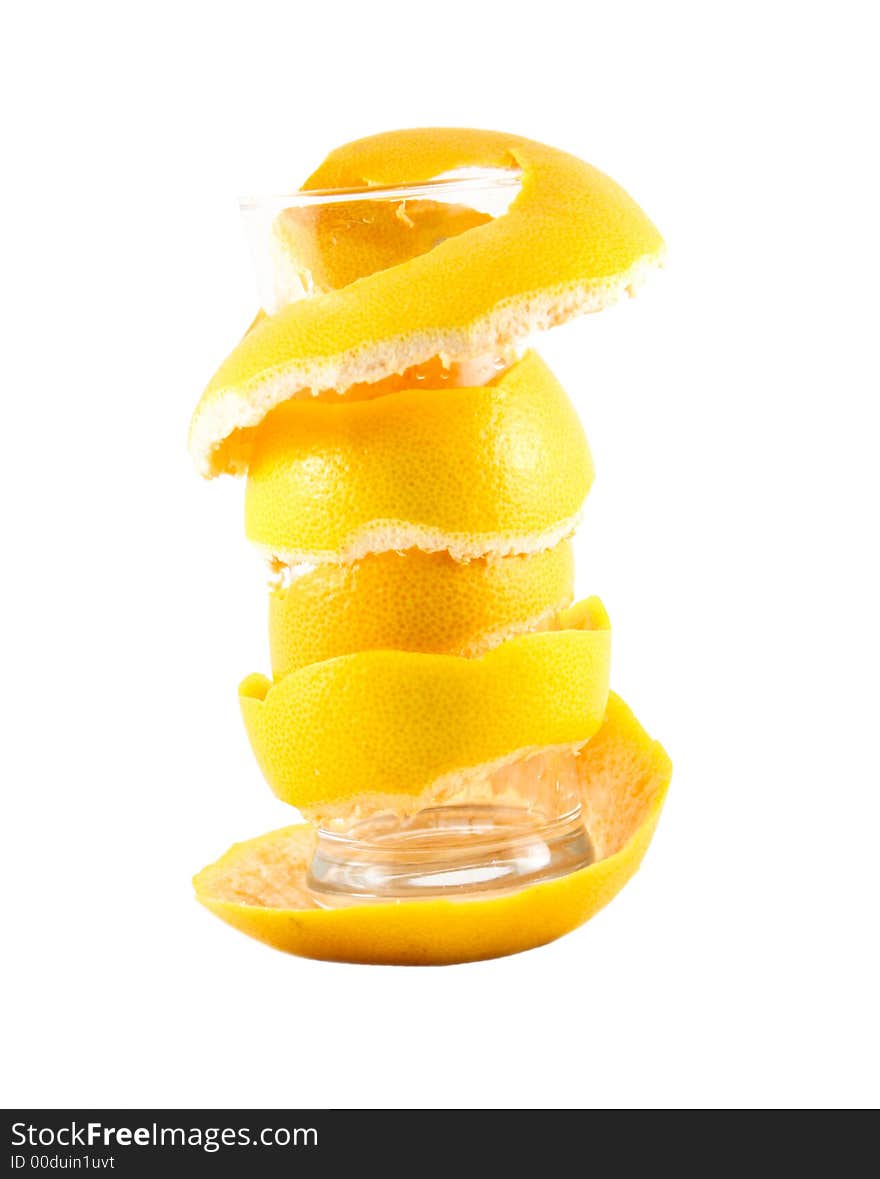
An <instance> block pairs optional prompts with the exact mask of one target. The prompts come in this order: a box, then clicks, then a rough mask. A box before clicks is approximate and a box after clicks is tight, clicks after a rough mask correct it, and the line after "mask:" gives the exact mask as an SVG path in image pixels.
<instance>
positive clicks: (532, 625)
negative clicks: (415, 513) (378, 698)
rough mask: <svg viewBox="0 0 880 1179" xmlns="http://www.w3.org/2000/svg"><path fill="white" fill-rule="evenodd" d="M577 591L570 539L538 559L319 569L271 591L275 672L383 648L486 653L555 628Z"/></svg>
mask: <svg viewBox="0 0 880 1179" xmlns="http://www.w3.org/2000/svg"><path fill="white" fill-rule="evenodd" d="M573 587H574V559H573V556H572V548H571V542H570V541H568V540H564V541H561V542H560V543H559V544H558V545H556V546H555V547H554V548H551V549H544V550H543V551H541V552H538V553H534V554H532V555H530V556H510V557H489V558H482V559H478V560H473V561H466V562H460V561H455V560H453V559H452V557H450V556H449V555H448V553H423V552H419V551H418V550H412V549H411V550H408V551H407V552H405V553H400V552H386V553H376V554H373V555H370V556H367V557H364V558H363V560H361V561H356V562H355V563H354V564H350V565H338V564H336V565H320V566H319V567H318V568H317V569H314V570H312V571H311V572H309V573H304V574H302V575H301V576H299V577H296V578H294V579H293V581H292V582H291V583H290V584H289V585H282V586H279V587H278V588H275V589H273V590H272V591H271V592H270V594H269V649H270V654H271V663H272V674H273V677H274V678H275V679H276V680H279V679H283V678H284V676H286V675H288V674H289V673H290V672H292V671H296V670H298V669H299V668H300V667H306V666H307V665H308V664H310V663H320V662H322V661H323V660H325V659H333V658H335V657H336V656H337V655H351V654H353V653H354V652H356V651H372V650H379V649H381V648H387V649H389V650H395V651H423V652H425V653H426V654H438V655H465V656H468V657H473V656H476V655H482V654H484V653H485V652H486V651H488V650H491V648H492V647H496V646H498V644H499V643H501V642H503V641H504V640H505V639H508V638H512V637H513V636H514V635H516V634H524V633H527V632H529V631H534V630H538V629H541V628H542V627H545V628H548V627H551V624H552V622H553V620H554V617H555V615H556V614H557V613H558V612H559V611H560V610H562V609H564V608H565V607H566V606H568V605H569V604H570V603H571V599H572V592H573Z"/></svg>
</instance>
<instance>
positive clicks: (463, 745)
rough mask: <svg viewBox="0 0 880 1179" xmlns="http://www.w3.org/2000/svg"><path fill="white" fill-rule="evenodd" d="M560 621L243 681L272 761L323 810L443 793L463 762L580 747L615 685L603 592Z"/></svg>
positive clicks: (477, 765) (481, 766) (247, 705)
mask: <svg viewBox="0 0 880 1179" xmlns="http://www.w3.org/2000/svg"><path fill="white" fill-rule="evenodd" d="M558 626H559V629H558V630H556V631H545V632H540V633H537V634H529V635H522V636H519V637H517V638H513V639H509V640H508V641H507V642H505V643H502V644H501V645H500V646H498V647H496V648H495V649H494V650H492V651H490V652H489V653H488V654H486V655H483V656H481V657H480V658H478V659H464V658H461V657H459V656H455V655H425V654H421V653H413V652H405V651H387V650H386V651H364V652H360V653H358V654H355V655H342V656H339V657H338V658H336V659H329V660H327V661H325V662H323V663H313V664H310V665H309V666H308V667H303V668H300V669H299V670H298V671H294V672H291V674H290V675H288V676H285V677H284V679H282V680H280V681H279V682H277V683H276V684H274V685H273V684H272V683H270V681H269V680H268V679H266V677H265V676H262V675H252V676H249V677H248V678H247V679H246V680H244V681H243V682H242V684H241V686H240V688H239V699H240V703H241V710H242V715H243V717H244V722H245V727H246V729H247V733H248V737H249V739H250V742H251V746H252V747H253V750H254V754H255V755H256V758H257V762H258V763H259V766H260V769H261V770H262V771H263V774H264V776H265V778H266V780H267V782H268V783H269V785H270V786H271V788H272V789H273V790H274V792H275V793H276V794H277V795H278V797H279V798H281V799H282V800H283V801H285V802H289V803H292V804H293V805H294V806H297V807H299V808H300V810H301V811H303V813H304V814H305V815H306V817H307V818H309V819H310V820H311V821H314V822H324V821H327V820H329V819H332V818H333V817H334V816H336V815H338V814H340V813H344V812H347V811H350V809H351V805H352V801H353V800H357V802H358V803H359V804H360V805H362V806H364V807H367V808H369V809H370V810H373V811H379V810H395V811H398V812H400V813H403V812H405V811H407V810H409V811H412V810H415V809H419V808H420V807H421V806H423V805H425V804H426V802H427V801H428V799H430V800H431V801H432V802H442V801H443V798H444V796H445V795H447V794H448V793H449V790H450V789H451V788H457V786H458V783H459V781H460V778H461V775H462V774H463V773H464V774H467V773H475V772H477V773H483V772H485V770H486V769H487V768H488V767H497V768H500V767H501V766H503V765H505V764H508V763H510V762H513V761H516V760H519V759H521V758H522V757H524V756H527V755H529V754H532V753H535V752H540V751H542V750H545V749H565V748H577V747H578V746H580V745H582V744H583V743H584V742H585V741H588V740H589V739H590V738H591V737H592V736H593V734H594V733H595V732H596V730H597V729H598V727H599V725H600V723H601V721H602V716H603V713H604V711H605V703H606V700H607V696H608V675H609V660H610V647H611V633H610V627H609V622H608V616H607V614H606V613H605V610H604V608H603V606H602V603H601V602H600V601H599V600H598V598H589V599H587V600H586V601H585V602H581V603H579V604H578V605H576V606H572V607H571V608H570V610H567V611H564V612H563V613H562V615H561V616H560V618H559V620H558Z"/></svg>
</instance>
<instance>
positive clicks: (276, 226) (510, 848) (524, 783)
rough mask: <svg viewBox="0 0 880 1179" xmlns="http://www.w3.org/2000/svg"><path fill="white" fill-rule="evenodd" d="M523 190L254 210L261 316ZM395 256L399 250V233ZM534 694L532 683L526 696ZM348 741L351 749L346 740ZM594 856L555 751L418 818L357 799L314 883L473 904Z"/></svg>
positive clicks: (328, 888) (426, 805)
mask: <svg viewBox="0 0 880 1179" xmlns="http://www.w3.org/2000/svg"><path fill="white" fill-rule="evenodd" d="M519 188H520V176H519V173H518V172H516V171H506V170H501V169H468V170H466V171H462V172H459V173H456V174H451V175H448V176H445V177H440V178H438V179H434V180H431V181H430V182H427V183H423V184H417V185H410V186H407V187H399V188H378V187H372V188H361V189H346V190H342V189H334V190H323V191H310V192H295V193H290V194H287V195H281V196H272V197H260V198H253V199H248V200H244V201H242V203H241V208H242V213H243V216H244V222H245V228H246V233H247V236H248V239H249V242H250V245H251V249H252V253H253V257H254V262H255V267H256V274H257V283H258V290H259V295H260V300H261V303H262V306H263V308H264V310H265V311H267V312H268V313H270V314H272V313H274V312H277V311H278V310H279V309H280V308H281V307H282V306H284V305H285V304H287V303H290V302H293V301H295V300H297V299H306V298H310V297H313V296H314V295H315V294H317V293H319V292H320V291H322V290H326V289H328V287H329V286H334V285H335V286H339V285H345V284H346V283H347V282H350V281H353V280H354V279H356V278H358V277H362V276H363V275H364V274H366V273H370V270H355V271H353V270H352V262H351V259H352V258H355V259H356V258H357V257H358V256H359V255H358V251H357V249H351V246H352V244H353V243H354V244H355V245H356V240H357V235H358V234H359V233H361V234H362V233H363V232H364V230H365V227H366V229H369V227H370V226H375V225H376V224H377V222H381V219H383V218H384V219H386V220H387V219H388V218H392V217H393V218H394V219H395V228H396V229H397V228H399V226H400V225H402V226H404V228H405V227H406V226H407V223H408V222H413V221H414V218H416V220H418V218H417V217H416V214H417V213H418V212H419V211H424V210H425V209H426V208H428V207H430V210H431V215H430V218H429V226H428V229H427V232H426V231H425V228H424V224H423V225H422V226H421V228H417V227H416V226H415V224H414V228H413V234H414V238H413V242H412V253H411V254H410V256H415V254H417V253H424V252H427V250H429V249H431V248H433V246H434V245H436V244H439V242H440V241H442V240H444V238H446V237H449V236H451V235H453V234H455V233H459V232H462V231H463V229H467V228H470V227H471V226H472V225H473V224H474V223H475V221H476V220H479V218H477V219H475V217H474V214H475V213H476V214H478V215H479V214H482V215H484V216H483V217H482V219H483V220H486V219H488V218H491V217H497V216H499V215H501V214H503V213H504V212H505V211H506V210H507V208H508V206H509V205H510V203H511V201H512V200H513V198H514V197H515V196H516V194H517V192H518V191H519ZM427 202H429V203H430V206H428V205H427V204H426V203H427ZM328 208H329V209H330V210H332V212H331V217H330V219H329V226H330V228H329V232H328V231H327V226H328V218H327V214H326V210H327V209H328ZM315 210H322V218H323V222H322V224H323V231H322V237H321V241H320V243H316V240H315V237H314V235H313V234H311V233H310V232H309V227H310V218H312V217H313V216H314V211H315ZM408 210H409V212H408ZM405 238H406V235H405V233H404V240H405ZM416 239H417V240H416ZM340 241H344V242H345V243H346V247H347V248H346V251H345V259H344V261H343V260H342V255H341V254H340V265H339V266H334V265H333V263H334V261H335V259H334V258H333V249H334V242H340ZM316 247H319V248H317V253H316ZM395 248H396V249H398V250H399V248H400V240H399V234H398V240H397V244H396V247H395ZM377 261H378V263H379V264H378V265H376V264H375V263H376V262H377ZM372 262H373V264H372V270H376V269H382V268H383V266H382V259H381V258H378V259H377V258H376V257H375V256H374V257H373V259H372ZM325 264H327V265H325ZM389 264H393V262H390V263H389ZM515 359H516V355H515V354H514V353H513V352H510V353H505V354H504V355H490V356H482V357H475V358H471V359H469V360H467V361H465V362H458V363H448V362H445V361H440V360H439V359H437V360H434V361H429V362H427V363H426V364H424V365H419V366H415V367H414V368H412V369H409V370H407V371H406V373H405V374H403V377H402V378H401V377H399V376H398V375H392V376H391V377H390V378H389V379H388V380H387V381H385V382H381V383H379V384H378V385H377V388H376V390H375V391H376V393H377V394H378V395H381V394H382V393H383V392H387V391H392V390H393V389H394V388H412V387H416V386H419V387H422V388H440V387H454V386H459V387H462V386H476V385H483V384H486V383H488V382H489V381H491V380H492V379H493V378H495V377H497V376H498V375H499V373H501V372H502V371H503V370H504V369H505V368H506V367H507V366H508V365H509V364H510V363H512V361H513V360H515ZM300 572H301V571H300V570H298V569H283V570H281V571H280V576H281V578H282V580H284V581H287V582H289V581H290V580H292V579H293V578H295V577H297V576H298V575H300ZM276 573H277V571H276ZM528 690H529V686H528V684H523V691H528ZM339 739H340V740H343V741H344V740H345V734H344V733H341V734H340V736H339ZM593 858H594V856H593V847H592V843H591V841H590V837H589V834H588V832H587V830H586V828H585V825H584V821H583V817H582V815H581V806H580V800H579V794H578V784H577V778H576V773H575V758H574V754H573V752H571V751H568V750H554V751H548V752H544V753H540V752H539V753H535V754H534V755H533V756H530V757H527V758H525V759H523V760H521V761H519V762H517V763H515V764H513V765H507V766H501V767H494V768H493V767H488V768H486V769H485V770H483V771H476V772H473V773H468V774H463V775H462V776H461V778H460V780H458V781H456V782H453V783H451V784H449V785H448V786H444V789H443V791H442V792H440V793H438V792H431V795H430V797H429V798H428V797H426V798H425V799H424V800H423V805H421V806H420V805H419V804H418V801H416V804H415V805H414V806H407V807H406V809H401V810H394V811H389V810H385V811H375V812H373V811H371V810H370V809H369V808H368V807H365V805H364V803H363V802H359V801H357V800H354V801H353V802H352V804H351V807H350V810H349V811H348V812H347V813H343V814H337V815H336V816H335V817H334V818H333V820H332V821H331V822H325V825H324V826H321V827H319V828H318V830H317V839H316V845H315V853H314V858H313V861H312V864H311V868H310V871H309V876H308V884H309V888H310V889H311V892H312V895H313V898H314V899H315V901H316V903H318V904H320V905H322V906H341V905H348V904H357V903H369V902H370V901H377V900H385V901H387V900H414V899H424V898H428V897H433V898H436V897H449V898H455V899H464V898H467V897H468V896H486V895H487V894H491V893H498V892H505V891H509V890H512V889H516V888H518V887H521V886H522V885H524V884H530V883H534V882H535V881H538V880H543V879H550V878H552V877H555V876H560V875H564V874H566V873H568V872H572V871H575V870H576V869H578V868H581V867H584V866H585V865H587V864H589V863H591V862H592V860H593Z"/></svg>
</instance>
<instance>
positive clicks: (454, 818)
mask: <svg viewBox="0 0 880 1179" xmlns="http://www.w3.org/2000/svg"><path fill="white" fill-rule="evenodd" d="M594 859H595V855H594V851H593V845H592V842H591V840H590V837H589V834H588V833H587V830H586V828H585V827H584V823H583V819H582V818H581V813H580V807H577V808H576V809H575V810H572V811H571V812H569V813H568V814H566V815H563V816H560V817H557V818H555V819H554V820H553V821H552V822H546V823H543V824H542V823H539V822H536V818H535V815H534V814H533V813H529V812H528V811H525V810H524V809H522V808H520V807H505V806H498V805H479V804H470V805H458V806H437V807H431V808H428V809H426V810H423V811H420V812H419V813H418V814H416V815H413V816H411V817H410V818H401V817H400V816H397V815H393V814H380V815H374V816H372V817H370V818H369V819H365V820H363V821H362V822H360V823H358V824H356V825H355V826H353V827H351V828H350V829H349V830H348V831H347V832H346V833H345V834H338V833H336V832H331V831H323V830H322V831H319V832H318V843H317V847H316V849H315V855H314V858H313V860H312V864H311V867H310V869H309V874H308V886H309V889H310V891H311V893H312V897H313V899H314V900H315V902H316V903H317V904H318V905H320V906H322V907H323V908H338V907H339V906H343V905H351V904H361V903H365V902H370V901H402V900H419V899H422V900H424V899H426V898H429V897H430V898H433V899H436V898H438V897H446V898H449V899H452V900H466V899H468V898H474V899H478V898H486V897H487V896H490V895H492V894H497V893H505V892H511V891H514V890H516V889H519V888H522V887H523V886H524V885H527V884H535V883H537V882H538V881H540V880H550V879H552V878H553V877H556V876H564V875H567V874H568V873H569V872H574V871H576V870H577V869H578V868H584V867H586V866H587V865H588V864H591V863H592V862H593V860H594Z"/></svg>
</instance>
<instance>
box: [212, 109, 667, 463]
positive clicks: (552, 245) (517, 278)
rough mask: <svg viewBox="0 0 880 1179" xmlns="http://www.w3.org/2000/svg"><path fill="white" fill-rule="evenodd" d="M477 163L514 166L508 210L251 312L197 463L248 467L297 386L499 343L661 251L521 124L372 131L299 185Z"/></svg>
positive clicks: (456, 357)
mask: <svg viewBox="0 0 880 1179" xmlns="http://www.w3.org/2000/svg"><path fill="white" fill-rule="evenodd" d="M474 167H478V168H500V169H507V170H515V171H517V172H518V173H519V174H520V175H521V182H522V186H521V190H520V191H519V193H518V195H517V196H516V197H515V199H514V200H513V202H512V204H511V205H510V207H509V209H508V211H507V212H506V213H503V214H502V215H501V216H499V217H497V218H495V219H494V220H492V221H488V222H486V223H483V224H479V225H476V226H475V227H473V228H470V229H467V230H466V231H465V232H460V233H457V234H456V235H455V236H452V237H447V238H446V239H445V240H443V241H441V242H439V244H437V245H436V246H435V247H434V248H433V249H430V250H429V251H428V252H426V253H421V254H418V255H417V256H411V257H408V258H406V259H405V260H404V261H399V262H398V263H397V264H395V265H391V266H389V267H387V268H386V269H383V270H378V271H376V272H374V273H371V274H367V275H365V276H364V277H360V278H358V279H356V281H354V282H351V283H348V284H347V285H345V286H342V287H341V288H339V289H331V290H326V291H324V292H323V293H320V294H317V295H315V296H314V297H313V298H309V299H300V300H298V301H297V302H294V303H291V304H289V305H287V306H285V307H283V308H282V309H281V310H280V311H278V313H277V314H275V315H270V316H266V317H264V318H261V319H259V320H258V322H256V323H255V324H254V325H253V327H252V329H251V330H250V331H249V332H248V333H247V335H246V336H245V337H244V339H243V340H242V341H241V342H240V343H239V345H238V346H237V348H235V350H234V351H233V352H232V354H231V355H230V356H229V358H228V359H227V360H226V361H225V362H224V363H223V364H222V365H221V367H220V368H219V370H218V371H217V373H216V374H215V376H214V378H213V379H212V381H211V382H210V384H209V385H208V388H207V389H206V390H205V393H204V395H203V396H202V399H201V401H200V402H199V405H198V407H197V408H196V412H195V415H194V417H193V421H192V425H191V429H190V449H191V452H192V455H193V458H194V461H195V462H196V465H197V467H198V469H199V470H200V472H201V473H202V474H203V475H206V476H211V475H217V474H220V473H222V472H230V473H240V472H242V471H244V470H246V468H247V465H248V461H249V457H250V449H251V445H252V443H253V428H254V427H255V426H257V425H259V423H260V422H261V421H262V420H263V418H264V417H265V416H266V414H267V413H269V412H270V411H271V410H272V409H273V408H274V407H275V406H277V405H280V404H281V402H283V401H287V400H288V399H289V398H292V397H300V396H309V395H310V394H314V393H318V392H321V391H323V390H329V389H333V390H336V391H337V392H338V393H340V394H344V391H345V390H346V389H348V388H349V387H350V386H354V385H357V384H358V383H363V382H374V381H380V380H383V379H384V378H387V377H389V376H390V375H391V374H394V373H399V372H402V371H403V370H404V369H406V368H409V367H411V366H413V365H419V364H422V363H424V362H427V361H429V360H431V359H432V358H433V357H436V356H441V357H443V358H445V359H446V360H449V361H461V360H467V359H469V358H473V357H478V356H485V355H489V354H495V353H497V352H499V351H501V350H503V349H505V348H506V347H508V346H509V345H510V344H511V343H513V342H515V341H517V340H521V339H523V338H524V337H525V336H527V335H529V334H531V333H533V332H535V331H538V330H540V329H543V328H547V327H551V326H552V325H554V324H557V323H561V322H562V321H564V320H566V319H568V318H570V317H571V316H573V315H576V314H578V313H581V312H585V311H597V310H600V309H601V308H603V307H605V306H607V305H608V304H609V303H612V302H613V301H614V300H615V299H617V298H618V297H619V296H620V295H621V294H623V293H626V292H629V293H632V291H633V290H634V289H635V288H636V287H637V286H638V285H639V284H640V283H641V281H642V279H643V278H644V277H645V275H646V273H647V272H648V271H649V270H650V269H651V268H652V267H653V266H655V265H657V264H658V263H659V261H660V260H661V258H662V254H663V241H662V238H661V237H660V235H659V233H658V232H657V230H656V228H655V227H654V225H653V224H652V223H651V221H650V220H649V219H648V218H647V217H646V216H645V214H644V213H643V212H642V210H641V209H640V208H639V206H638V205H637V204H636V203H635V201H633V200H632V198H631V197H629V196H628V195H627V194H626V193H625V192H624V190H623V189H622V188H620V186H619V185H618V184H616V183H615V182H614V181H613V180H611V179H610V178H609V177H607V176H605V175H604V174H603V173H602V172H600V171H598V169H596V168H593V167H592V166H591V165H589V164H586V163H584V162H583V161H582V160H579V159H577V158H576V157H574V156H571V155H568V154H567V153H566V152H562V151H558V150H556V149H555V148H551V147H547V146H545V145H544V144H540V143H536V142H534V141H533V140H529V139H524V138H522V137H520V136H516V135H507V134H503V133H500V132H491V131H474V130H463V129H456V128H420V129H417V130H410V131H395V132H388V133H385V134H382V135H375V136H372V137H370V138H367V139H362V140H358V141H356V142H354V143H351V144H348V145H347V146H345V147H342V148H339V149H338V150H337V151H335V152H333V153H331V155H330V156H329V157H328V159H327V160H326V161H325V163H324V164H323V165H322V166H321V167H320V168H319V169H318V171H317V172H315V173H314V174H313V176H312V177H310V179H309V181H308V183H307V185H306V188H308V189H322V188H349V187H358V186H381V185H391V186H394V185H405V184H416V183H420V182H424V181H429V180H431V179H432V178H434V177H438V176H441V175H443V174H444V173H448V172H450V171H455V170H457V169H463V168H474ZM398 257H399V255H398Z"/></svg>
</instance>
